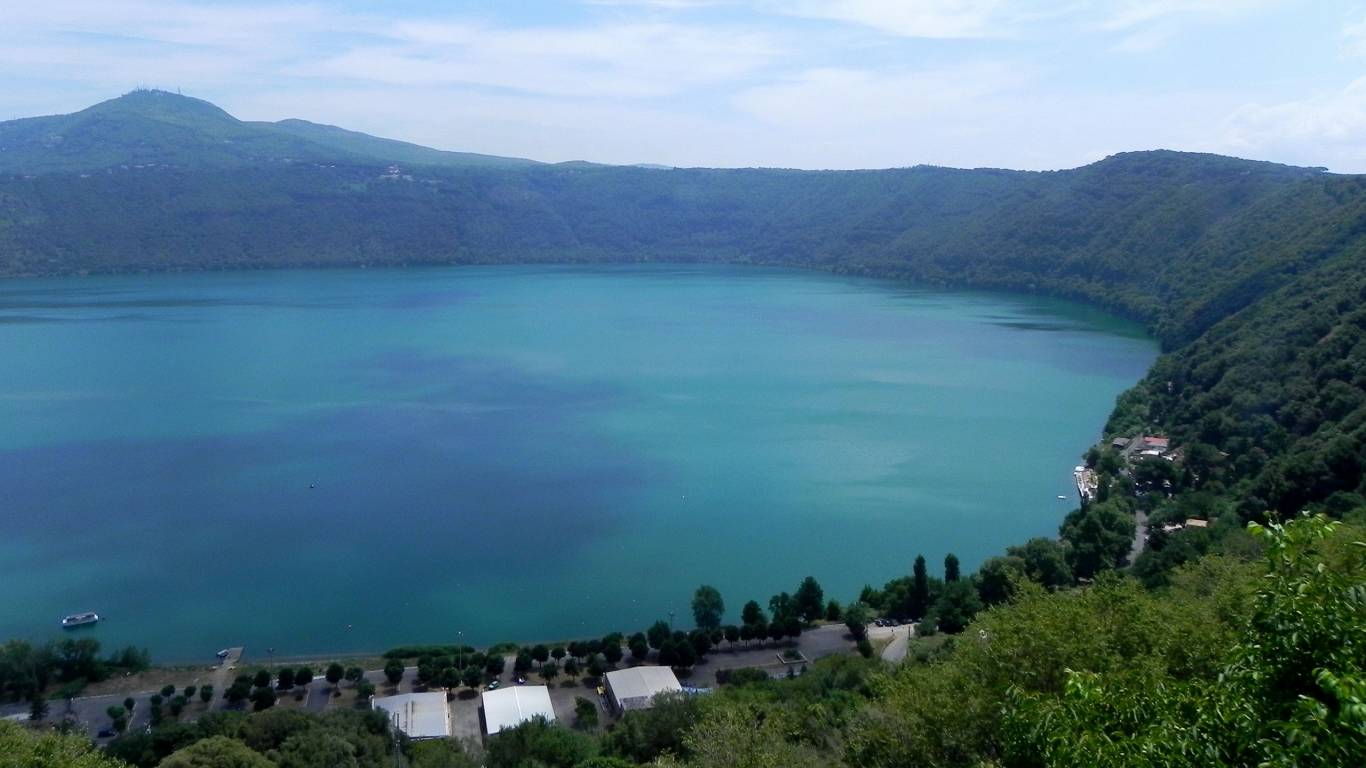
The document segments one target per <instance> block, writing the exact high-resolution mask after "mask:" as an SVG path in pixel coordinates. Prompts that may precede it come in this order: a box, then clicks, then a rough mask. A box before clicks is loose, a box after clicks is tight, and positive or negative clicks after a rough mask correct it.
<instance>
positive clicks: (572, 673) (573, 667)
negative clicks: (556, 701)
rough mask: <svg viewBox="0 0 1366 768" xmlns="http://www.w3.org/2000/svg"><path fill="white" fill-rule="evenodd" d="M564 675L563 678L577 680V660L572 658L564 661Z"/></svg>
mask: <svg viewBox="0 0 1366 768" xmlns="http://www.w3.org/2000/svg"><path fill="white" fill-rule="evenodd" d="M564 674H565V677H568V678H569V679H570V680H573V679H575V678H577V677H578V676H579V660H578V659H575V658H573V657H570V658H568V659H565V661H564Z"/></svg>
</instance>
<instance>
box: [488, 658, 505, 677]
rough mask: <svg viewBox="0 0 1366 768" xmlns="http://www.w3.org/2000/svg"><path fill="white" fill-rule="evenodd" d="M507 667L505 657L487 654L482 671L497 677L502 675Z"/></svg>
mask: <svg viewBox="0 0 1366 768" xmlns="http://www.w3.org/2000/svg"><path fill="white" fill-rule="evenodd" d="M507 665H508V660H507V657H505V656H503V655H502V654H501V653H491V654H489V657H488V661H487V662H486V663H485V665H484V671H485V672H486V673H488V674H490V675H493V676H494V677H497V676H499V675H501V674H503V671H504V670H506V669H507Z"/></svg>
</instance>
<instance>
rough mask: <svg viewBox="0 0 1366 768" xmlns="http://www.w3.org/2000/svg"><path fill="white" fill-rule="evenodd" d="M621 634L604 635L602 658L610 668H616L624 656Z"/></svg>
mask: <svg viewBox="0 0 1366 768" xmlns="http://www.w3.org/2000/svg"><path fill="white" fill-rule="evenodd" d="M621 641H622V637H621V633H620V632H613V633H611V634H608V635H604V636H603V638H602V657H603V658H604V659H606V661H607V664H608V665H609V666H613V667H615V666H616V665H617V664H618V663H619V662H620V661H621V659H622V656H623V655H624V654H623V653H622V650H621Z"/></svg>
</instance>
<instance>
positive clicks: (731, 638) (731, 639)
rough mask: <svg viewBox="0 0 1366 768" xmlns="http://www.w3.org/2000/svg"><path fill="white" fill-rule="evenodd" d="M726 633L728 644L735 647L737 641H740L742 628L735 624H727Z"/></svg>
mask: <svg viewBox="0 0 1366 768" xmlns="http://www.w3.org/2000/svg"><path fill="white" fill-rule="evenodd" d="M723 631H724V636H725V638H726V642H727V643H729V644H730V645H735V641H736V640H739V639H740V628H739V627H737V626H735V625H734V624H727V625H726V628H725V630H723Z"/></svg>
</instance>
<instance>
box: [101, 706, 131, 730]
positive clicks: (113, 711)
mask: <svg viewBox="0 0 1366 768" xmlns="http://www.w3.org/2000/svg"><path fill="white" fill-rule="evenodd" d="M104 713H105V714H106V715H108V716H109V721H110V723H111V724H113V726H114V730H116V731H120V732H121V731H123V729H124V728H127V727H128V720H127V718H126V715H127V714H128V710H126V709H124V708H123V707H120V706H118V705H117V704H111V705H110V706H108V707H105V709H104Z"/></svg>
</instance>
